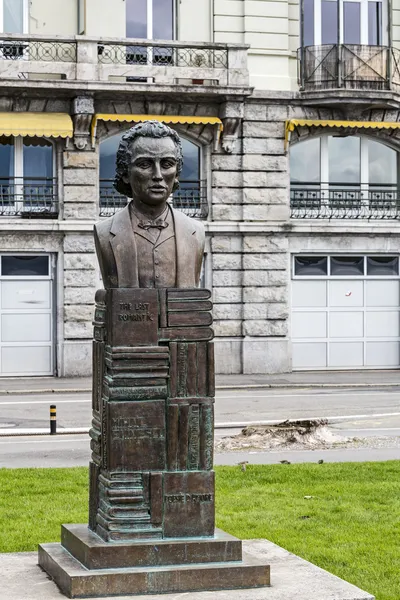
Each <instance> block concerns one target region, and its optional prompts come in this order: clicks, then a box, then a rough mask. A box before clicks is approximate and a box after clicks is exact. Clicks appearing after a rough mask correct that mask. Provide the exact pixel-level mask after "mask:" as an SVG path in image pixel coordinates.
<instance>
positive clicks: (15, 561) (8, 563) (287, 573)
mask: <svg viewBox="0 0 400 600" xmlns="http://www.w3.org/2000/svg"><path fill="white" fill-rule="evenodd" d="M243 548H244V550H245V551H246V552H247V553H248V554H250V555H252V556H253V557H255V558H258V559H262V560H264V561H265V560H266V561H267V562H268V563H269V564H270V565H271V584H272V585H271V587H270V588H268V589H265V588H261V589H253V590H249V589H244V590H243V589H242V590H229V591H225V590H223V591H219V592H211V593H208V592H193V593H191V594H190V596H189V595H186V596H187V597H188V598H189V597H190V600H211V599H212V600H293V598H296V600H374V597H373V596H371V595H370V594H368V593H367V592H363V591H362V590H360V589H359V588H357V587H355V586H354V585H351V584H350V583H347V582H346V581H343V580H342V579H339V578H338V577H336V576H334V575H331V574H330V573H328V572H327V571H324V570H323V569H320V568H319V567H316V566H315V565H312V564H311V563H309V562H307V561H305V560H303V559H301V558H299V557H298V556H295V555H294V554H291V553H290V552H287V551H286V550H284V549H283V548H280V547H279V546H276V545H275V544H272V543H271V542H268V541H266V540H249V541H245V542H243ZM0 573H1V575H2V592H3V593H4V597H5V598H7V600H61V598H62V596H60V592H59V590H58V588H57V586H56V585H55V583H53V582H52V581H50V580H49V579H48V577H47V575H46V574H45V573H44V572H43V571H41V570H40V568H39V567H38V566H37V554H36V552H29V553H25V552H24V553H15V554H1V555H0ZM135 598H136V600H176V598H177V596H176V594H163V595H162V596H160V595H154V594H150V595H146V596H136V597H135ZM93 600H99V598H95V599H93ZM114 600H132V596H129V597H128V596H116V597H115V596H114Z"/></svg>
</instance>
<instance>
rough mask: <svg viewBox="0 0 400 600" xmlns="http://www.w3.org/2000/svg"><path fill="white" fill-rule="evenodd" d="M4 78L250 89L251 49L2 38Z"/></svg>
mask: <svg viewBox="0 0 400 600" xmlns="http://www.w3.org/2000/svg"><path fill="white" fill-rule="evenodd" d="M0 79H8V80H12V79H28V80H35V79H36V80H38V79H39V80H48V79H56V80H66V81H67V82H85V83H86V84H88V83H89V84H90V83H92V82H96V83H99V82H115V83H123V84H129V83H132V84H135V85H137V84H141V83H142V84H143V83H144V84H148V83H150V84H159V85H191V86H193V85H212V86H215V87H218V86H220V87H238V88H239V87H240V88H243V87H247V86H248V85H249V74H248V70H247V46H244V45H240V44H210V43H185V42H173V41H162V40H157V41H156V42H154V41H148V40H135V39H122V38H121V39H108V38H107V39H106V38H102V39H101V40H98V39H93V38H89V37H86V36H73V37H72V36H71V37H53V38H48V37H44V36H31V35H22V34H18V35H17V34H10V35H6V34H2V40H1V42H0Z"/></svg>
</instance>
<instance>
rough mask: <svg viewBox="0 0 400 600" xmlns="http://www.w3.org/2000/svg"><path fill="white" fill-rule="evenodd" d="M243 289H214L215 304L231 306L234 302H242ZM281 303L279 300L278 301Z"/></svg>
mask: <svg viewBox="0 0 400 600" xmlns="http://www.w3.org/2000/svg"><path fill="white" fill-rule="evenodd" d="M251 289H253V288H251ZM242 294H243V291H242V288H241V287H221V288H217V287H215V288H214V289H213V302H214V303H215V304H230V303H234V302H239V303H240V302H242ZM277 302H279V300H277Z"/></svg>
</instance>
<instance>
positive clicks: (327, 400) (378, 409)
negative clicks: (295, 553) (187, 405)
mask: <svg viewBox="0 0 400 600" xmlns="http://www.w3.org/2000/svg"><path fill="white" fill-rule="evenodd" d="M51 403H55V404H56V405H57V414H58V426H59V428H62V427H75V426H79V427H82V426H83V427H85V426H86V427H89V425H90V419H91V407H90V396H89V395H88V394H83V395H77V394H60V395H56V396H54V395H52V396H47V395H43V396H36V395H31V396H14V397H4V396H3V397H1V398H0V414H1V416H0V429H5V428H7V429H9V430H10V431H15V430H17V429H23V428H32V427H47V426H48V414H49V405H50V404H51ZM215 408H216V423H217V425H218V424H222V423H226V424H230V425H231V427H232V426H234V424H235V423H251V422H254V421H270V420H273V421H283V420H285V419H288V418H291V419H297V418H315V417H325V418H326V417H335V418H336V421H335V423H334V424H333V425H332V427H333V428H334V429H337V430H339V431H340V432H341V433H343V434H344V435H349V436H350V435H352V436H358V437H367V436H370V435H377V436H378V435H379V436H400V388H399V389H393V388H392V389H387V390H381V391H379V390H378V391H377V390H374V391H371V390H363V391H356V390H354V389H353V390H340V391H339V390H327V389H324V390H323V391H321V390H315V389H313V390H293V389H291V390H232V391H223V390H221V391H220V392H219V393H217V397H216V404H215ZM343 417H344V418H343ZM238 431H239V429H237V428H236V429H220V428H218V429H217V431H216V435H217V436H223V435H231V434H232V433H235V432H238ZM89 457H90V450H89V441H88V436H87V434H84V435H63V436H41V437H0V467H33V466H36V467H62V466H66V467H69V466H78V465H87V464H88V460H89ZM320 459H323V460H324V461H326V462H331V461H359V460H362V461H364V460H389V459H400V449H398V448H393V449H392V448H381V449H370V450H360V449H357V450H354V449H352V450H324V451H319V450H318V451H295V452H293V451H287V452H275V451H271V452H261V453H233V454H220V455H217V456H216V461H215V462H216V464H237V463H238V462H240V461H242V460H248V461H249V462H252V463H278V462H279V461H280V460H289V461H290V462H306V461H307V462H317V461H318V460H320Z"/></svg>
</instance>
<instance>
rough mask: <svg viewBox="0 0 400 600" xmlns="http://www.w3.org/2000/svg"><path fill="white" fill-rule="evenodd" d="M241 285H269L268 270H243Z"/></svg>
mask: <svg viewBox="0 0 400 600" xmlns="http://www.w3.org/2000/svg"><path fill="white" fill-rule="evenodd" d="M243 285H245V286H249V285H257V286H266V285H270V282H269V271H261V270H260V271H249V270H246V271H243Z"/></svg>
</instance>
